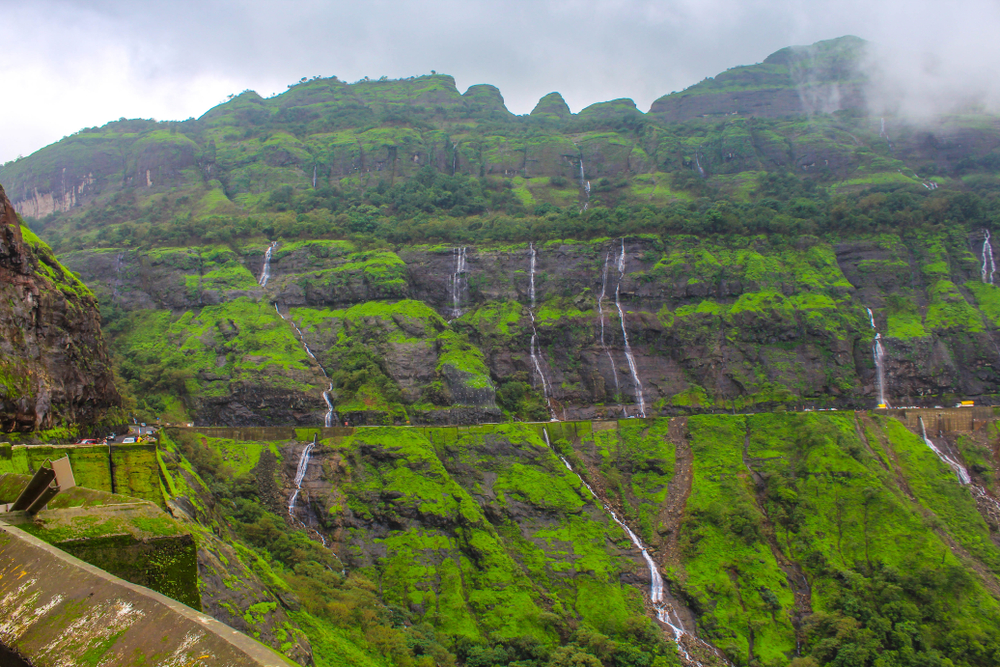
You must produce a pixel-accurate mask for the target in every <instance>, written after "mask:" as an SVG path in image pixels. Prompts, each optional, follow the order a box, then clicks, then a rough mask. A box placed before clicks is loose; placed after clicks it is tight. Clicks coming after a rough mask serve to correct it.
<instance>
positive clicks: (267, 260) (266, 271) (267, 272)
mask: <svg viewBox="0 0 1000 667" xmlns="http://www.w3.org/2000/svg"><path fill="white" fill-rule="evenodd" d="M276 247H278V242H277V241H273V242H272V243H271V245H269V246H268V247H267V251H266V252H264V268H263V269H262V270H261V272H260V279H259V280H258V281H257V284H258V285H260V286H261V287H267V281H268V280H270V279H271V254H272V253H274V249H275V248H276Z"/></svg>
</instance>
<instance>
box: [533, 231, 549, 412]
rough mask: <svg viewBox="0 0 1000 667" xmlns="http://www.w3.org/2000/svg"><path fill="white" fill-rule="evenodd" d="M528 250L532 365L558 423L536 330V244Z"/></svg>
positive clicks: (547, 403)
mask: <svg viewBox="0 0 1000 667" xmlns="http://www.w3.org/2000/svg"><path fill="white" fill-rule="evenodd" d="M528 250H529V251H530V252H531V262H530V265H529V268H530V278H529V281H530V282H529V283H528V295H529V296H530V297H531V309H530V310H529V311H528V315H530V316H531V349H530V354H531V363H532V365H533V366H534V367H535V373H536V374H537V375H538V377H539V378H541V381H542V397H543V398H544V399H545V405H546V406H547V407H548V409H549V416H550V417H551V418H552V421H556V413H555V411H554V410H553V409H552V403H551V401H549V381H548V380H547V379H546V378H545V373H544V372H543V371H542V363H541V360H540V359H539V356H540V355H539V353H538V330H537V329H536V328H535V255H536V251H535V244H534V242H532V243H529V244H528Z"/></svg>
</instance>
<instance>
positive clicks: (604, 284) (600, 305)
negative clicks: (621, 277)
mask: <svg viewBox="0 0 1000 667" xmlns="http://www.w3.org/2000/svg"><path fill="white" fill-rule="evenodd" d="M610 262H611V252H610V251H609V252H608V253H607V254H606V255H605V256H604V273H603V274H601V296H600V297H598V299H597V314H598V317H600V319H601V348H602V349H603V350H604V353H605V354H606V355H608V361H610V362H611V375H612V377H614V379H615V394H616V397H620V395H621V384H620V383H619V382H618V368H617V367H616V366H615V359H614V357H612V356H611V350H609V349H608V345H607V342H606V341H605V339H604V295H605V293H606V292H607V288H608V264H609V263H610Z"/></svg>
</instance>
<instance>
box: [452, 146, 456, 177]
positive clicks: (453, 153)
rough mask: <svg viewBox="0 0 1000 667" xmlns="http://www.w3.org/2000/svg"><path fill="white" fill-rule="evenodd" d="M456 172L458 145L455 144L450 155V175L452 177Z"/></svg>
mask: <svg viewBox="0 0 1000 667" xmlns="http://www.w3.org/2000/svg"><path fill="white" fill-rule="evenodd" d="M457 172H458V144H455V148H454V150H453V151H452V154H451V175H452V176H454V175H455V174H456V173H457Z"/></svg>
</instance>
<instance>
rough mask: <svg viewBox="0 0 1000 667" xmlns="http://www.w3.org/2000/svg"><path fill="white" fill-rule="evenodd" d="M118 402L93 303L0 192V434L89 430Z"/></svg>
mask: <svg viewBox="0 0 1000 667" xmlns="http://www.w3.org/2000/svg"><path fill="white" fill-rule="evenodd" d="M120 405H121V398H120V397H119V396H118V392H117V390H116V389H115V387H114V379H113V375H112V370H111V364H110V361H109V359H108V353H107V349H106V348H105V345H104V339H103V336H102V334H101V328H100V314H99V312H98V309H97V301H96V299H94V296H93V294H92V293H91V292H90V290H89V289H87V287H86V286H85V285H84V284H83V283H82V282H81V281H80V280H79V279H78V278H77V277H76V276H74V275H73V274H72V273H70V272H69V271H67V270H66V269H65V268H64V267H63V266H62V265H61V264H60V263H59V262H58V261H57V260H56V258H55V256H54V255H53V254H52V252H51V251H50V250H49V248H48V247H47V246H46V245H45V244H44V243H42V242H41V241H39V240H38V239H37V237H35V236H34V234H32V233H31V232H30V231H29V230H27V229H26V228H22V227H21V226H20V223H19V221H18V218H17V215H16V213H15V212H14V207H13V205H12V204H11V203H10V200H9V199H7V195H6V193H4V191H3V188H2V187H0V429H2V430H3V431H33V430H39V429H47V428H52V427H54V426H60V425H71V424H79V425H93V424H96V423H98V422H100V421H101V420H104V419H107V418H109V417H113V416H114V415H112V414H111V413H112V412H113V411H114V409H115V408H117V407H119V406H120Z"/></svg>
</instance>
